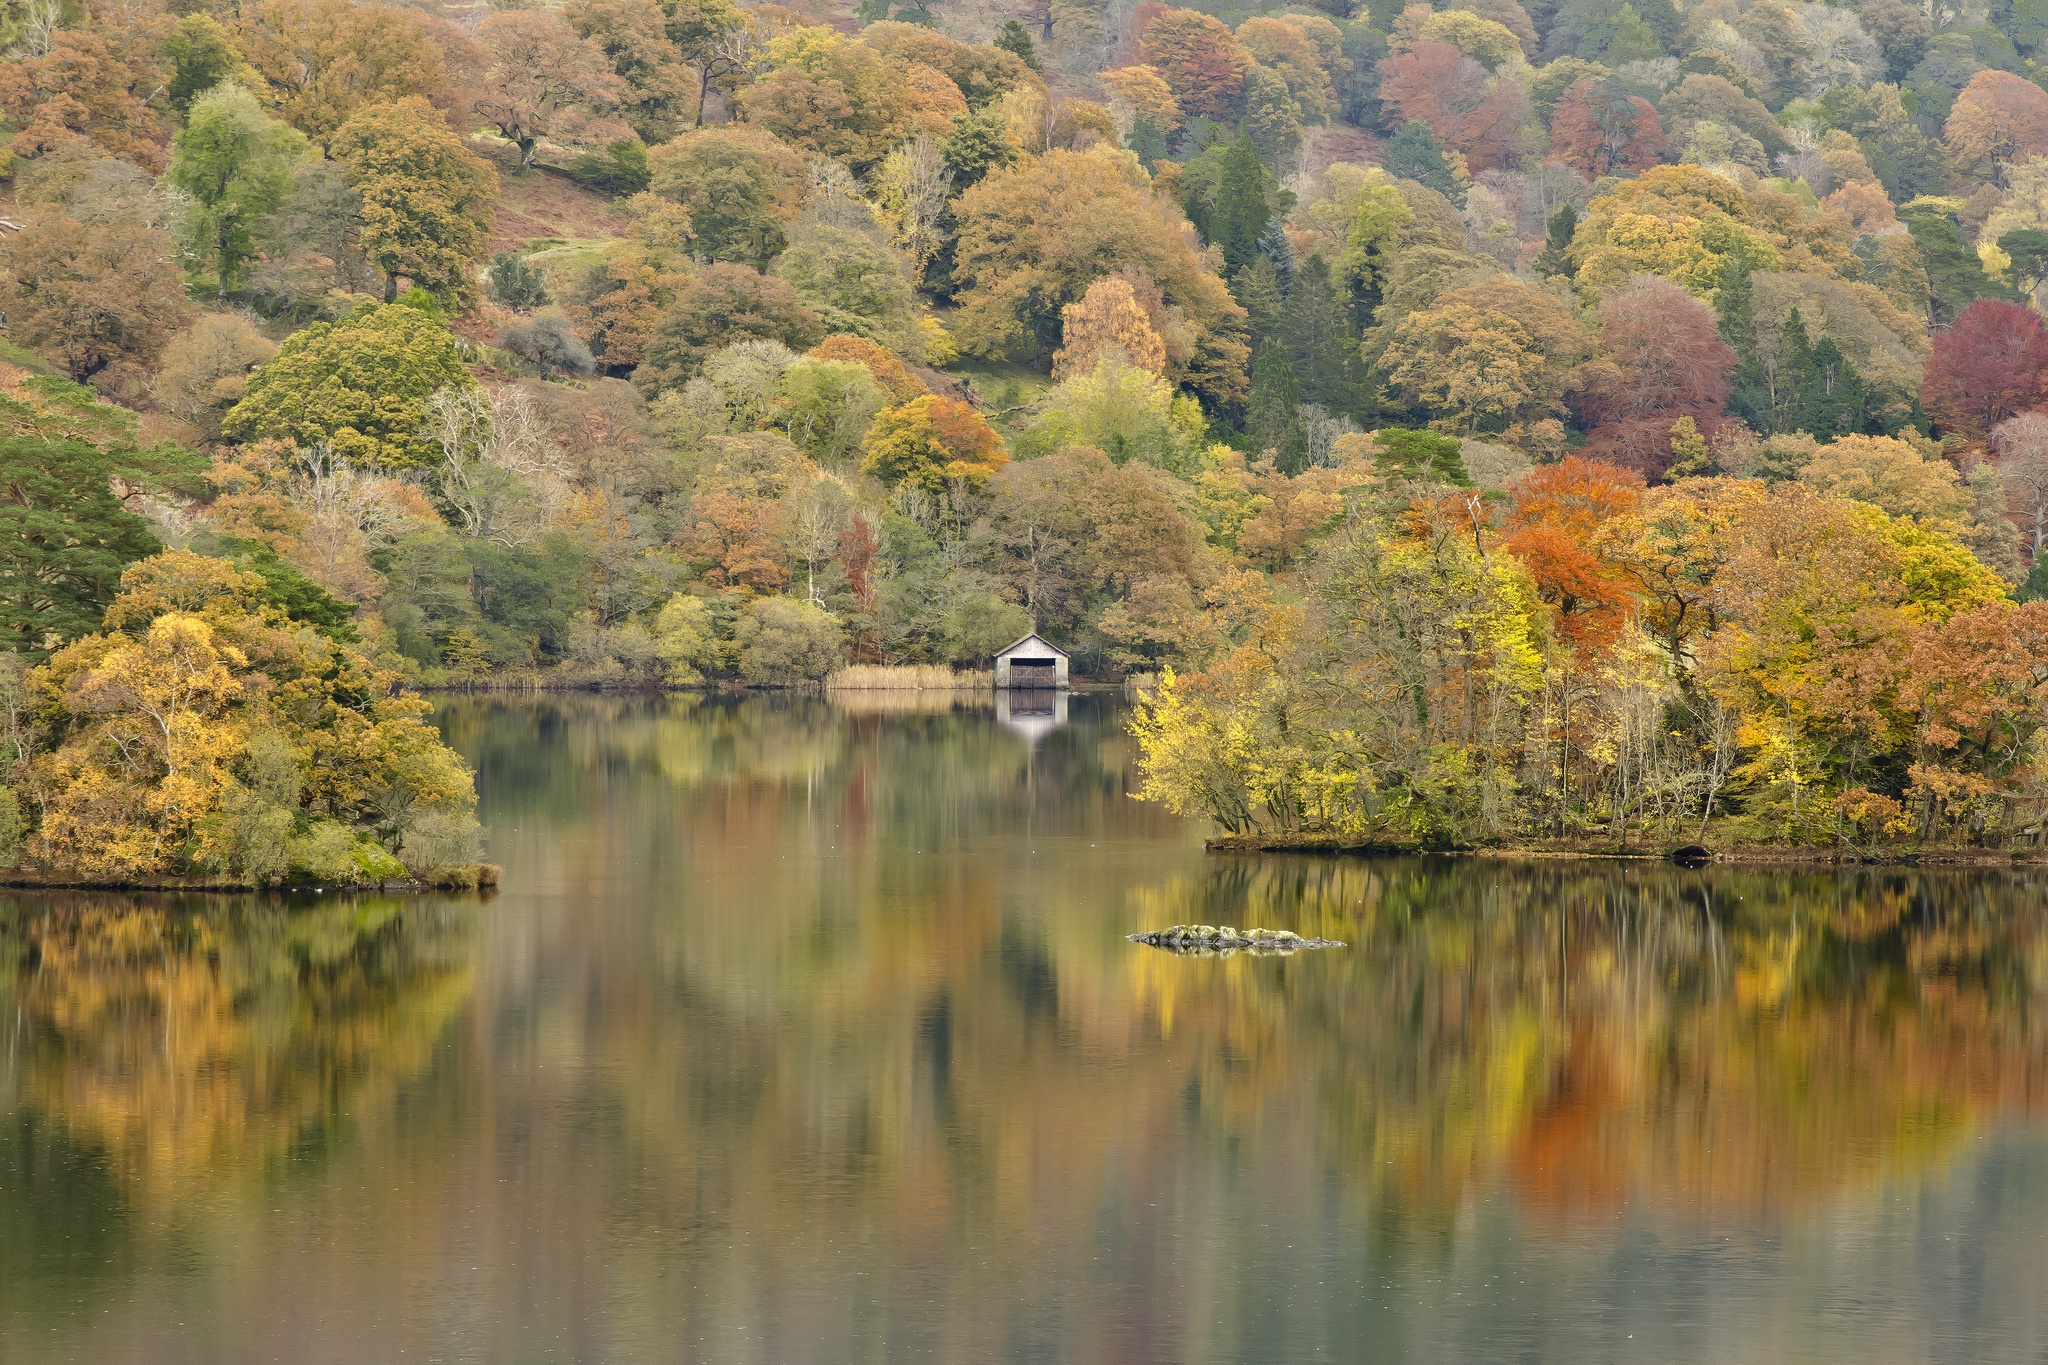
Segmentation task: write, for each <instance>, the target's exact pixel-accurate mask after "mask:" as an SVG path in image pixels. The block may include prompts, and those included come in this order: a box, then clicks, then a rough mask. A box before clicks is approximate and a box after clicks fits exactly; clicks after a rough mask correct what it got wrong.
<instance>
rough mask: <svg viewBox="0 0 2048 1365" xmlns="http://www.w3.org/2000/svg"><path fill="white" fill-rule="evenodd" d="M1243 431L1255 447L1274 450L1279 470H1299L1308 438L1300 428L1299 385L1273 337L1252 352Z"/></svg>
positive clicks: (1261, 451)
mask: <svg viewBox="0 0 2048 1365" xmlns="http://www.w3.org/2000/svg"><path fill="white" fill-rule="evenodd" d="M1244 431H1245V435H1246V436H1248V437H1249V438H1250V439H1251V444H1252V448H1253V449H1254V450H1255V451H1257V452H1259V453H1260V454H1263V453H1264V452H1266V451H1268V450H1270V451H1272V452H1273V453H1274V464H1275V465H1276V466H1277V467H1278V468H1279V470H1280V471H1281V472H1282V473H1283V474H1298V473H1300V472H1301V466H1302V463H1303V461H1304V459H1305V458H1306V457H1307V455H1308V439H1307V437H1306V435H1305V434H1304V433H1303V431H1302V429H1301V386H1300V385H1299V384H1297V383H1296V382H1295V379H1294V366H1293V365H1291V364H1289V363H1288V360H1287V352H1286V350H1285V349H1284V348H1283V347H1282V346H1281V345H1280V343H1279V342H1277V341H1262V342H1260V343H1259V348H1258V349H1257V350H1256V351H1254V352H1253V353H1252V396H1251V402H1250V404H1249V405H1248V407H1247V408H1246V411H1245V419H1244Z"/></svg>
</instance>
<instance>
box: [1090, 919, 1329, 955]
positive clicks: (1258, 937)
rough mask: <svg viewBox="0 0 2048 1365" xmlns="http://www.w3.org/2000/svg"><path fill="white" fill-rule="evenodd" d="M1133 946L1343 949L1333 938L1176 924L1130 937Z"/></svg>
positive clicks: (1205, 950)
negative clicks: (1142, 944) (1168, 927)
mask: <svg viewBox="0 0 2048 1365" xmlns="http://www.w3.org/2000/svg"><path fill="white" fill-rule="evenodd" d="M1127 937H1128V938H1129V939H1130V940H1131V942H1133V943H1144V944H1149V945H1150V946H1152V947H1154V948H1164V949H1165V950H1166V951H1168V952H1170V953H1183V954H1190V953H1191V954H1208V953H1283V954H1285V953H1295V952H1300V951H1301V950H1302V949H1304V948H1342V947H1344V946H1345V945H1344V944H1342V943H1339V942H1338V941H1337V940H1336V939H1333V938H1303V937H1302V936H1301V935H1300V934H1297V933H1294V932H1292V931H1290V930H1287V929H1237V928H1233V927H1232V926H1230V925H1228V924H1224V925H1214V924H1176V925H1174V926H1173V927H1172V928H1171V929H1160V930H1157V931H1156V932H1153V933H1149V934H1130V935H1127Z"/></svg>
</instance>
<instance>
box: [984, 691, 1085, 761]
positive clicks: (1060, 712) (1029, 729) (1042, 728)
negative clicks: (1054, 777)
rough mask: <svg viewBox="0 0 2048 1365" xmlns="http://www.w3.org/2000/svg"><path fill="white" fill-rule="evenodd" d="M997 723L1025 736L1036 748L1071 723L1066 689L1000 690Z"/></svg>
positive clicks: (997, 698) (998, 692)
mask: <svg viewBox="0 0 2048 1365" xmlns="http://www.w3.org/2000/svg"><path fill="white" fill-rule="evenodd" d="M996 720H997V721H998V722H1000V723H1001V724H1003V725H1005V726H1007V727H1009V729H1010V730H1012V731H1014V732H1015V733H1017V734H1020V735H1022V736H1024V739H1025V741H1026V742H1027V743H1029V744H1030V745H1031V746H1032V747H1033V748H1037V747H1038V741H1039V740H1041V739H1044V738H1045V737H1046V736H1047V735H1049V734H1051V733H1052V732H1053V731H1055V730H1057V729H1059V728H1060V727H1061V726H1062V725H1065V724H1066V723H1067V694H1066V691H1065V690H1064V689H1062V688H1053V687H1034V688H1030V689H1024V688H1015V687H1009V688H1005V687H998V688H997V689H996Z"/></svg>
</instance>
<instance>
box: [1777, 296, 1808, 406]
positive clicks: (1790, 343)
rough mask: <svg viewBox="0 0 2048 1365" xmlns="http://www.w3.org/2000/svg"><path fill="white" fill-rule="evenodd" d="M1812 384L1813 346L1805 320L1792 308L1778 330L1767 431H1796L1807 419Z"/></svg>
mask: <svg viewBox="0 0 2048 1365" xmlns="http://www.w3.org/2000/svg"><path fill="white" fill-rule="evenodd" d="M1813 384H1814V365H1813V344H1812V342H1810V341H1809V340H1807V336H1806V320H1805V319H1804V318H1802V317H1800V316H1799V310H1798V309H1797V308H1794V309H1793V310H1792V311H1791V312H1790V313H1787V314H1786V315H1785V325H1784V326H1783V327H1781V328H1779V330H1778V363H1777V365H1776V367H1775V368H1774V369H1773V370H1772V372H1771V376H1770V393H1771V404H1770V414H1771V419H1770V421H1771V424H1770V428H1769V429H1770V430H1771V431H1773V432H1779V431H1797V430H1799V429H1800V422H1801V420H1802V419H1803V418H1804V417H1805V416H1806V407H1805V400H1806V398H1807V395H1808V394H1809V393H1810V392H1811V391H1812V388H1813Z"/></svg>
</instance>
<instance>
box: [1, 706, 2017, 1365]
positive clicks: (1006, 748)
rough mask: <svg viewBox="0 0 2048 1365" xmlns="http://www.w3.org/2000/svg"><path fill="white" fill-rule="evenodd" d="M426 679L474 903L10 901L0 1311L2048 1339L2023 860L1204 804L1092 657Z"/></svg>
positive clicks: (528, 1356) (1972, 1357) (1003, 1352)
mask: <svg viewBox="0 0 2048 1365" xmlns="http://www.w3.org/2000/svg"><path fill="white" fill-rule="evenodd" d="M441 723H442V724H443V726H444V727H445V729H446V731H447V733H448V735H449V736H450V738H451V739H452V740H453V741H454V743H455V744H456V745H457V746H458V747H459V748H460V749H461V750H462V752H463V753H464V754H465V755H467V756H468V757H469V758H470V759H471V760H472V761H473V762H474V763H475V764H476V765H477V769H478V773H479V777H480V784H479V785H480V788H481V791H482V795H483V807H484V810H483V814H484V818H485V820H486V821H487V823H488V824H489V826H490V830H491V850H492V856H493V857H494V858H495V859H496V860H497V861H498V862H500V863H502V864H503V865H504V867H505V872H506V882H505V890H504V891H503V893H502V894H500V895H498V896H496V897H495V898H493V899H490V900H488V901H484V900H477V899H475V898H468V899H465V898H458V897H446V898H424V897H423V898H407V897H379V896H368V897H339V896H329V897H325V898H317V897H308V898H297V899H290V900H287V899H283V898H278V897H245V898H198V897H193V898H186V899H168V898H146V897H131V896H115V895H88V894H78V895H20V894H5V893H0V894H4V899H0V1360H4V1361H5V1362H7V1363H8V1365H25V1363H27V1362H42V1361H83V1362H121V1361H149V1362H157V1361H163V1362H225V1363H233V1362H242V1361H258V1360H288V1361H311V1362H337V1363H339V1362H348V1363H349V1365H360V1363H362V1362H383V1361H431V1360H442V1361H479V1362H525V1361H536V1362H537V1361H613V1360H617V1361H716V1362H727V1361H731V1362H756V1361H758V1362H808V1361H861V1362H866V1361H894V1360H920V1359H937V1360H947V1361H963V1362H981V1361H1074V1362H1149V1361H1160V1362H1178V1361H1202V1362H1209V1361H1215V1362H1234V1361H1286V1362H1291V1361H1310V1360H1346V1361H1350V1360H1417V1361H1432V1362H1435V1361H1459V1360H1517V1361H1541V1360H1568V1361H1574V1362H1598V1361H1609V1360H1613V1361H1658V1362H1672V1361H1709V1360H1711V1361H1745V1362H1748V1361H1852V1362H1856V1363H1857V1365H1874V1363H1876V1362H1889V1361H1926V1360H1954V1361H2036V1362H2038V1361H2042V1360H2044V1359H2048V1269H2044V1267H2048V1122H2044V1115H2043V1110H2044V1108H2048V1025H2044V1022H2043V1019H2042V1014H2043V1010H2044V1006H2048V911H2044V908H2043V904H2044V903H2043V896H2042V891H2043V886H2044V879H2043V878H2041V877H2039V876H2037V875H2033V874H2027V875H2012V874H1998V875H1964V874H1936V873H1916V872H1911V871H1869V872H1858V873H1852V874H1848V875H1842V876H1836V875H1819V874H1810V873H1785V872H1777V871H1773V872H1730V871H1709V872H1705V873H1691V872H1684V871H1680V870H1678V869H1675V868H1669V867H1663V866H1651V865H1643V866H1616V865H1577V864H1570V863H1536V864H1506V863H1496V862H1481V861H1455V860H1442V861H1424V860H1416V861H1408V862H1373V861H1364V860H1336V859H1332V860H1319V859H1307V858H1265V859H1222V858H1216V857H1207V856H1204V855H1203V854H1202V852H1201V850H1200V845H1199V837H1198V835H1197V834H1196V832H1194V831H1192V830H1190V829H1188V828H1186V827H1184V826H1182V825H1180V824H1179V823H1177V822H1175V821H1173V820H1171V819H1169V818H1167V817H1165V816H1163V815H1161V814H1160V813H1159V812H1157V811H1155V810H1153V809H1151V808H1149V807H1146V806H1142V805H1139V804H1137V803H1135V802H1132V801H1130V800H1128V799H1127V798H1126V797H1125V796H1124V795H1123V793H1124V791H1125V790H1126V789H1127V788H1128V787H1129V786H1130V785H1132V781H1133V775H1132V770H1131V761H1132V753H1131V749H1130V745H1129V743H1128V741H1127V740H1126V739H1125V738H1124V737H1123V736H1122V734H1121V732H1120V730H1119V728H1118V723H1117V714H1116V712H1115V710H1114V708H1113V707H1112V706H1111V705H1110V704H1109V703H1107V702H1106V701H1103V700H1100V699H1095V698H1087V697H1081V698H1076V699H1075V700H1074V703H1073V706H1072V710H1071V714H1070V715H1069V716H1068V717H1067V719H1066V722H1065V723H1064V724H1063V725H1060V726H1059V727H1058V728H1055V729H1052V730H1051V731H1050V733H1037V732H1038V731H1043V730H1044V729H1046V727H1047V726H1048V725H1049V724H1050V722H1048V721H1044V720H1040V721H1036V722H1031V723H1027V722H1023V721H1019V720H1017V719H1016V718H1014V717H1013V718H1010V719H1009V723H1008V724H1005V723H1002V722H999V721H998V719H997V718H996V717H994V716H993V715H991V714H989V713H986V712H972V711H957V712H949V713H941V714H923V715H918V714H901V713H898V714H887V715H876V714H856V713H849V712H848V711H846V710H844V709H840V708H837V707H834V706H832V705H829V704H827V703H824V702H818V701H788V700H750V701H744V702H739V703H696V702H693V701H691V700H688V699H677V700H666V701H638V700H631V701H620V700H611V699H599V698H569V699H563V700H543V701H535V702H524V701H521V702H512V703H506V702H499V701H475V702H471V701H457V702H450V703H448V704H446V705H445V706H444V707H443V710H442V714H441ZM1025 731H1032V732H1033V733H1031V734H1026V733H1023V732H1025ZM1034 741H1035V745H1034ZM1188 920H1197V921H1204V922H1208V923H1234V924H1238V925H1251V924H1263V925H1269V926H1273V927H1280V928H1292V929H1295V930H1298V931H1300V932H1303V933H1319V934H1325V935H1328V936H1331V937H1335V938H1339V939H1344V940H1347V941H1349V942H1350V943H1352V944H1353V945H1354V946H1353V947H1351V948H1350V949H1348V950H1344V951H1331V952H1325V953H1319V954H1310V955H1304V956H1301V957H1298V958H1295V959H1292V960H1286V961H1281V960H1249V959H1245V958H1233V959H1229V960H1215V959H1180V958H1175V957H1172V956H1169V955H1168V954H1165V953H1162V952H1159V951H1156V950H1153V949H1147V948H1140V947H1137V946H1135V945H1132V944H1130V943H1127V942H1125V941H1124V938H1123V935H1124V934H1126V933H1129V932H1132V931H1134V930H1137V929H1141V928H1151V927H1159V926H1162V925H1166V924H1170V923H1174V922H1179V921H1188Z"/></svg>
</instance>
